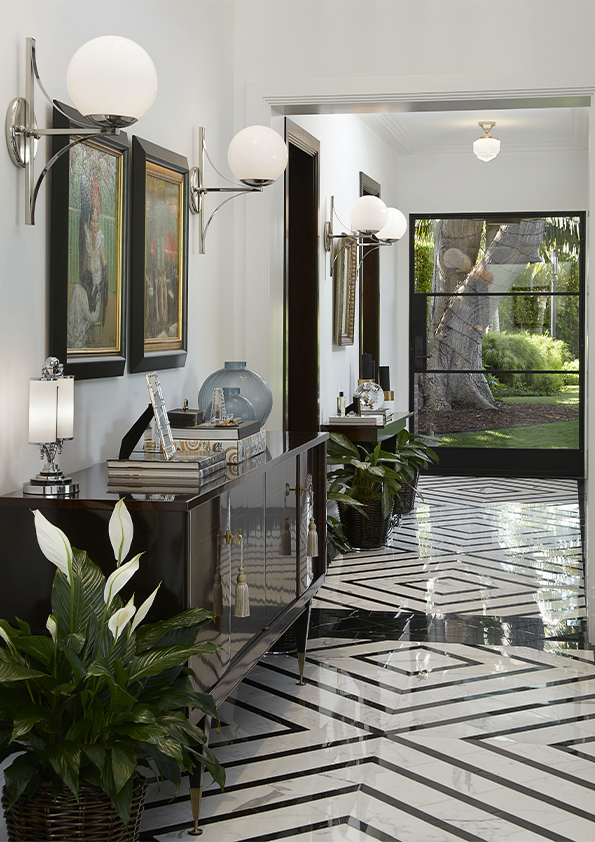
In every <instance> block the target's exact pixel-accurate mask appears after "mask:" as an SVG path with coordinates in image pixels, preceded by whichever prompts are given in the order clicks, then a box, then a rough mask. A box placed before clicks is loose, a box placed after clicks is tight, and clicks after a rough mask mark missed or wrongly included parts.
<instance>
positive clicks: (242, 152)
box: [227, 126, 287, 187]
mask: <svg viewBox="0 0 595 842" xmlns="http://www.w3.org/2000/svg"><path fill="white" fill-rule="evenodd" d="M227 160H228V162H229V166H230V168H231V171H232V173H233V174H234V175H235V177H236V178H237V179H238V181H241V182H242V184H246V185H248V186H249V187H266V186H267V185H268V184H272V183H273V181H276V180H277V179H278V178H279V176H280V175H281V173H282V172H284V170H285V167H286V166H287V146H286V145H285V142H284V140H283V138H282V137H281V135H280V134H278V133H277V132H276V131H274V129H271V128H269V127H268V126H248V127H247V128H245V129H242V131H241V132H238V133H237V135H236V136H235V137H234V138H233V140H232V141H231V143H230V144H229V150H228V152H227Z"/></svg>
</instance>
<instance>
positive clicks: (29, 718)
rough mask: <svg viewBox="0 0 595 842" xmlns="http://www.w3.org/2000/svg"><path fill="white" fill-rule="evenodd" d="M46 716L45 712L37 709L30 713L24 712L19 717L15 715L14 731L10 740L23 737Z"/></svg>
mask: <svg viewBox="0 0 595 842" xmlns="http://www.w3.org/2000/svg"><path fill="white" fill-rule="evenodd" d="M45 718H46V717H45V714H44V713H42V712H41V711H36V712H32V713H28V714H23V715H22V716H19V717H15V719H14V724H13V728H12V733H11V735H10V742H13V741H14V740H18V739H19V737H23V736H24V735H25V734H28V733H29V731H30V730H31V728H33V726H34V725H37V723H38V722H41V721H42V720H43V719H45Z"/></svg>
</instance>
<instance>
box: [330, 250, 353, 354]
mask: <svg viewBox="0 0 595 842" xmlns="http://www.w3.org/2000/svg"><path fill="white" fill-rule="evenodd" d="M343 236H344V239H339V240H337V246H336V253H335V258H334V259H335V261H336V264H335V270H334V272H333V282H334V302H333V335H334V339H335V344H336V345H353V343H354V339H355V298H356V286H357V241H356V240H354V239H352V238H351V237H347V235H343Z"/></svg>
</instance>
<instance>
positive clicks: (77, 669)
mask: <svg viewBox="0 0 595 842" xmlns="http://www.w3.org/2000/svg"><path fill="white" fill-rule="evenodd" d="M61 649H62V652H64V655H65V656H66V658H67V660H68V663H69V664H70V666H71V667H72V671H73V673H74V676H75V678H76V680H77V681H82V680H83V679H84V677H85V674H86V672H87V671H86V669H85V665H84V664H83V662H82V661H81V659H80V658H79V656H78V655H77V654H76V652H73V651H72V649H70V648H69V647H68V646H65V645H64V644H62V647H61Z"/></svg>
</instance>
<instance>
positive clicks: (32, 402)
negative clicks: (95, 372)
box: [23, 357, 79, 496]
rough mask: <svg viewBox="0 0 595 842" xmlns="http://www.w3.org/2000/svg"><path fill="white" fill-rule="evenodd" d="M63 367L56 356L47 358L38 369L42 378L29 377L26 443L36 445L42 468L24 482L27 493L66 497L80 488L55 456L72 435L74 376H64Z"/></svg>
mask: <svg viewBox="0 0 595 842" xmlns="http://www.w3.org/2000/svg"><path fill="white" fill-rule="evenodd" d="M63 371H64V366H63V365H62V363H61V362H60V360H58V359H57V358H56V357H48V358H47V359H46V361H45V363H44V365H43V367H42V369H41V379H40V380H37V379H35V378H32V379H31V381H30V386H29V444H38V445H39V449H40V456H41V459H45V460H46V464H45V465H44V467H43V470H41V471H40V472H39V474H37V476H36V477H33V478H32V479H31V480H30V481H29V482H27V483H24V485H23V491H24V492H25V493H26V494H45V495H52V496H57V495H60V496H67V495H71V494H76V493H77V492H78V490H79V485H78V483H77V482H72V479H71V478H70V477H65V476H64V474H63V473H62V471H61V470H60V468H59V467H58V464H57V460H56V457H57V456H58V455H59V454H60V453H62V445H63V444H64V442H65V441H67V440H70V439H72V438H73V437H74V377H72V376H70V377H65V376H64V374H63Z"/></svg>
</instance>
